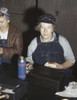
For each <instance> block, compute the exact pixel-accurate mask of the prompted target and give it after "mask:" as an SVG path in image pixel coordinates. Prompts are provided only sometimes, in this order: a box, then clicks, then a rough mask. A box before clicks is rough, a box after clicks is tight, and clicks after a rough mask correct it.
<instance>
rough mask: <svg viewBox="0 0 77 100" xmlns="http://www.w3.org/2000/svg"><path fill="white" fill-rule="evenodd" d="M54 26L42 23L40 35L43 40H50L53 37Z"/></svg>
mask: <svg viewBox="0 0 77 100" xmlns="http://www.w3.org/2000/svg"><path fill="white" fill-rule="evenodd" d="M52 32H53V24H50V23H44V22H41V23H40V33H41V36H42V38H43V39H49V38H51V37H52Z"/></svg>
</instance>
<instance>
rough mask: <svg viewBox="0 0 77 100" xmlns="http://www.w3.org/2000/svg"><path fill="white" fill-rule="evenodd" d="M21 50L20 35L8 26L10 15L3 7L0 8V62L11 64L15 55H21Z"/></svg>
mask: <svg viewBox="0 0 77 100" xmlns="http://www.w3.org/2000/svg"><path fill="white" fill-rule="evenodd" d="M22 49H23V40H22V34H21V32H20V30H19V29H18V28H16V27H15V26H13V25H11V24H10V14H9V12H8V9H7V8H5V7H1V8H0V55H2V62H4V63H11V59H12V57H13V56H14V55H15V54H18V55H21V53H22Z"/></svg>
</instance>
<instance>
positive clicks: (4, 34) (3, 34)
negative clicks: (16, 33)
mask: <svg viewBox="0 0 77 100" xmlns="http://www.w3.org/2000/svg"><path fill="white" fill-rule="evenodd" d="M7 36H8V31H7V32H5V33H2V32H0V39H7Z"/></svg>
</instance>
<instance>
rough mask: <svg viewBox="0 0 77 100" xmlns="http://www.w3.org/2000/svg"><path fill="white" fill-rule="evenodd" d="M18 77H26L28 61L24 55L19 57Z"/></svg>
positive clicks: (23, 78) (22, 78)
mask: <svg viewBox="0 0 77 100" xmlns="http://www.w3.org/2000/svg"><path fill="white" fill-rule="evenodd" d="M18 78H19V79H21V80H25V79H26V61H25V58H24V57H23V56H20V57H19V59H18Z"/></svg>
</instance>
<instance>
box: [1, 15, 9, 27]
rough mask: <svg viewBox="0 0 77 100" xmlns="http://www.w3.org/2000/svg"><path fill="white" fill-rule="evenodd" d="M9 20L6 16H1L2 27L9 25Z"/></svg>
mask: <svg viewBox="0 0 77 100" xmlns="http://www.w3.org/2000/svg"><path fill="white" fill-rule="evenodd" d="M8 23H9V20H7V19H6V18H5V16H0V28H1V27H7V25H8Z"/></svg>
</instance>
